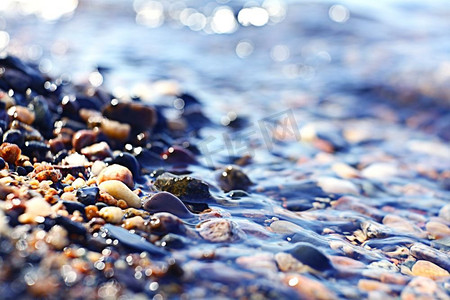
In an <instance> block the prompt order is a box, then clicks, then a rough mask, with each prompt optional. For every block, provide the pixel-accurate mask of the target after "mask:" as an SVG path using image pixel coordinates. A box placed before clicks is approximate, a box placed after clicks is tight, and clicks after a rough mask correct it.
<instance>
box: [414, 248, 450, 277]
mask: <svg viewBox="0 0 450 300" xmlns="http://www.w3.org/2000/svg"><path fill="white" fill-rule="evenodd" d="M410 252H411V255H412V256H414V257H415V258H417V259H423V260H427V261H430V262H433V263H435V264H436V265H438V266H440V267H442V268H444V269H446V270H447V271H450V260H449V259H448V255H447V254H445V253H443V252H441V251H439V250H436V249H433V248H431V247H428V246H426V245H424V244H420V243H415V244H414V245H412V246H411V248H410Z"/></svg>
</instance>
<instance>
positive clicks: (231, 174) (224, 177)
mask: <svg viewBox="0 0 450 300" xmlns="http://www.w3.org/2000/svg"><path fill="white" fill-rule="evenodd" d="M218 181H219V185H220V187H221V188H222V189H223V190H224V191H225V192H229V191H231V190H244V191H245V190H247V189H248V188H249V187H250V186H252V185H253V182H252V181H251V180H250V178H248V176H247V175H246V174H245V173H244V172H243V171H242V170H241V169H240V168H238V167H236V166H228V167H226V168H225V170H223V171H221V172H220V174H219V176H218Z"/></svg>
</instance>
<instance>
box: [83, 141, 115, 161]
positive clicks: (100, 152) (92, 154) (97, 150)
mask: <svg viewBox="0 0 450 300" xmlns="http://www.w3.org/2000/svg"><path fill="white" fill-rule="evenodd" d="M81 154H83V155H84V156H86V157H87V158H88V159H89V160H92V161H95V160H99V159H105V158H107V157H110V156H111V155H112V152H111V149H110V148H109V145H108V143H106V142H100V143H97V144H92V145H90V146H87V147H84V148H83V149H81Z"/></svg>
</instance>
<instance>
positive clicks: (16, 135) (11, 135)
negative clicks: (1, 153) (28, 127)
mask: <svg viewBox="0 0 450 300" xmlns="http://www.w3.org/2000/svg"><path fill="white" fill-rule="evenodd" d="M3 142H4V143H10V144H16V145H17V146H19V147H22V146H23V144H24V142H25V137H24V135H23V134H22V132H20V130H17V129H10V130H8V131H6V132H5V133H4V134H3Z"/></svg>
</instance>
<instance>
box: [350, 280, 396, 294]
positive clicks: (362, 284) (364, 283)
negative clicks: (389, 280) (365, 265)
mask: <svg viewBox="0 0 450 300" xmlns="http://www.w3.org/2000/svg"><path fill="white" fill-rule="evenodd" d="M358 288H359V289H360V290H361V291H365V292H371V291H383V292H385V293H389V292H391V291H392V290H391V288H390V287H389V285H388V284H386V283H381V282H379V281H376V280H370V279H360V280H359V281H358Z"/></svg>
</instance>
